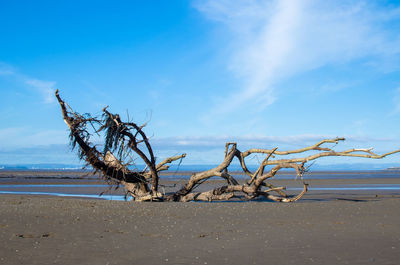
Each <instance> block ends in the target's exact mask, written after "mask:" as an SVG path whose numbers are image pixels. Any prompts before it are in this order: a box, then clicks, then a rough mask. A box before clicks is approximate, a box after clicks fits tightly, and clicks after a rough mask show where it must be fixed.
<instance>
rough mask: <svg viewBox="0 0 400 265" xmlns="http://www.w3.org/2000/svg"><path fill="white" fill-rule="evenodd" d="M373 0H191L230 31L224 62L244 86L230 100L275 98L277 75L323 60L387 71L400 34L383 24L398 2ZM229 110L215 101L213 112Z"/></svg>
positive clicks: (398, 50) (399, 47) (394, 16)
mask: <svg viewBox="0 0 400 265" xmlns="http://www.w3.org/2000/svg"><path fill="white" fill-rule="evenodd" d="M378 3H379V2H374V1H357V0H356V1H329V0H323V1H322V0H321V1H319V0H304V1H283V0H282V1H269V0H265V1H264V0H258V1H257V0H235V1H228V0H209V1H197V2H195V6H196V8H197V9H198V10H199V11H201V12H202V13H203V14H204V15H205V16H206V17H207V18H209V19H212V20H215V21H218V22H219V23H222V24H223V26H225V27H226V28H228V29H229V30H230V32H231V42H232V43H231V45H230V47H233V48H232V50H231V61H230V62H229V67H230V68H231V69H232V70H233V71H234V72H235V73H236V74H237V75H238V77H239V78H241V79H242V80H243V88H242V89H241V90H239V91H236V92H234V93H232V94H231V95H230V96H228V99H225V100H228V102H230V104H229V106H232V105H238V104H239V105H240V104H244V103H248V102H255V103H257V104H253V105H261V106H264V107H265V106H267V105H269V104H272V103H273V102H274V101H275V100H276V95H275V93H274V87H276V85H277V84H278V83H279V81H281V80H283V79H285V78H288V77H291V76H293V75H296V74H300V73H304V72H307V71H310V70H313V69H317V68H319V67H323V66H326V65H332V64H338V63H351V62H353V61H355V60H360V59H362V60H365V61H366V63H368V64H369V65H370V66H372V67H383V66H384V67H385V69H378V70H381V71H388V70H390V69H389V68H397V67H399V65H398V58H399V54H400V36H399V34H398V32H397V31H396V30H395V29H393V28H391V27H388V26H387V25H388V24H389V23H391V22H393V21H398V20H399V19H400V8H398V7H397V8H395V7H393V6H386V7H383V6H379V5H378ZM227 111H229V109H228V108H227V107H226V104H225V105H222V106H221V104H220V106H219V107H218V108H217V112H219V113H224V112H227Z"/></svg>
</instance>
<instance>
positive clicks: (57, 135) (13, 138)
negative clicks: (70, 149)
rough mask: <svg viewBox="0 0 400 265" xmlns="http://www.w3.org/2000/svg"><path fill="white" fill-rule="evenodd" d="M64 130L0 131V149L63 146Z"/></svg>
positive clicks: (65, 132)
mask: <svg viewBox="0 0 400 265" xmlns="http://www.w3.org/2000/svg"><path fill="white" fill-rule="evenodd" d="M67 142H68V132H67V131H66V130H40V131H38V130H35V129H32V128H28V127H13V128H3V129H0V148H16V147H34V146H40V145H51V144H65V143H67Z"/></svg>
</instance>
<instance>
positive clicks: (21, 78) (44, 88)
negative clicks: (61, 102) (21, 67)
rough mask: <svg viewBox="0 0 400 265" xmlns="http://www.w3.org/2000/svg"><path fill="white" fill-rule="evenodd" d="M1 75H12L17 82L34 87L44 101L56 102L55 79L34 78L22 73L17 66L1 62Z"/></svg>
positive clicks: (8, 76)
mask: <svg viewBox="0 0 400 265" xmlns="http://www.w3.org/2000/svg"><path fill="white" fill-rule="evenodd" d="M0 76H5V77H7V78H10V77H11V78H13V79H15V80H16V81H17V82H19V83H22V84H23V85H25V86H28V87H29V88H30V89H33V90H34V91H36V92H37V93H40V94H41V96H42V98H43V102H44V103H53V102H54V96H53V93H54V91H55V86H56V82H54V81H45V80H40V79H37V78H32V77H30V76H28V75H25V74H23V73H20V72H19V71H17V70H16V69H15V68H13V67H12V66H10V65H8V64H5V63H0Z"/></svg>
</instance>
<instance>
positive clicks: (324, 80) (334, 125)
mask: <svg viewBox="0 0 400 265" xmlns="http://www.w3.org/2000/svg"><path fill="white" fill-rule="evenodd" d="M0 25H1V27H0V117H1V118H0V121H1V123H0V164H19V163H77V160H76V158H75V154H73V153H71V152H69V151H68V148H67V145H66V144H67V141H68V139H67V128H66V126H65V124H64V123H63V121H62V119H61V114H60V111H59V107H58V105H57V103H56V102H55V98H54V97H53V93H54V90H55V89H60V92H61V95H62V97H63V98H64V99H65V100H66V101H67V102H68V103H69V104H70V105H71V106H72V107H73V108H74V109H75V110H76V111H78V112H81V113H85V112H90V113H100V110H101V109H102V108H103V107H104V106H106V105H109V106H110V110H111V111H113V112H117V113H120V114H123V115H125V114H126V112H127V110H128V111H129V114H130V117H133V118H134V119H135V121H137V122H138V123H141V122H145V121H148V120H150V123H149V125H148V127H147V133H148V134H149V135H150V136H151V137H152V141H153V143H154V146H155V149H156V150H157V154H158V156H159V157H160V158H162V157H165V156H167V155H175V154H177V153H180V152H187V153H188V154H189V156H188V157H187V159H186V163H188V164H194V163H196V164H198V163H208V164H214V163H218V162H219V160H220V159H222V157H223V149H224V143H225V142H226V141H237V142H238V144H239V147H240V148H241V149H246V148H249V147H260V148H270V147H275V146H278V147H279V148H280V149H288V148H297V147H299V146H304V145H308V144H312V143H314V142H316V141H319V140H321V139H323V138H328V137H336V136H343V137H346V138H347V139H348V141H346V143H345V144H342V145H340V146H338V149H344V148H348V147H375V151H376V152H385V151H389V150H392V149H396V148H399V147H400V1H329V0H328V1H322V0H321V1H316V0H315V1H313V0H305V1H256V0H253V1H250V0H248V1H241V0H237V1H228V0H214V1H211V0H210V1H207V0H206V1H113V2H112V3H111V2H110V1H17V0H16V1H2V2H1V3H0ZM331 161H333V162H338V163H345V162H352V161H354V160H346V159H343V158H342V159H333V160H331ZM399 161H400V158H399V156H393V157H391V158H388V159H385V160H384V161H381V162H382V163H383V162H385V163H388V162H390V163H398V162H399ZM357 162H367V161H361V160H360V161H359V160H357ZM327 163H328V161H327ZM399 164H400V163H399Z"/></svg>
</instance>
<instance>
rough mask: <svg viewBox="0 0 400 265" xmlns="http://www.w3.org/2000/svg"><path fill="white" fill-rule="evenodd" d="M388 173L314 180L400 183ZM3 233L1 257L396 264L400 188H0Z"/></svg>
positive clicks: (21, 260)
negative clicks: (140, 193)
mask: <svg viewBox="0 0 400 265" xmlns="http://www.w3.org/2000/svg"><path fill="white" fill-rule="evenodd" d="M382 180H384V179H378V180H377V179H358V180H357V179H356V180H354V179H353V180H347V179H346V180H312V181H311V185H319V186H321V185H325V186H332V185H339V184H341V183H343V182H345V184H399V183H400V180H399V179H398V178H391V179H386V182H387V183H382ZM277 182H279V180H277ZM286 182H287V184H290V183H293V182H292V181H288V180H282V181H280V184H285V183H286ZM0 242H1V243H0V264H397V265H399V264H400V191H399V190H397V191H396V190H395V191H393V190H382V191H371V190H366V191H354V190H353V191H310V192H309V193H307V194H306V195H305V196H304V197H303V199H302V200H300V201H299V202H296V203H291V204H282V203H272V202H265V201H256V202H241V203H239V202H223V203H198V202H189V203H135V202H124V201H105V200H89V199H76V198H60V197H49V196H31V195H27V196H21V195H0Z"/></svg>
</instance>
